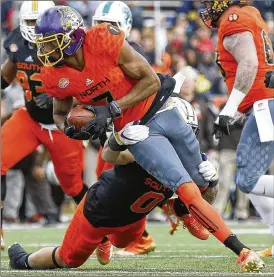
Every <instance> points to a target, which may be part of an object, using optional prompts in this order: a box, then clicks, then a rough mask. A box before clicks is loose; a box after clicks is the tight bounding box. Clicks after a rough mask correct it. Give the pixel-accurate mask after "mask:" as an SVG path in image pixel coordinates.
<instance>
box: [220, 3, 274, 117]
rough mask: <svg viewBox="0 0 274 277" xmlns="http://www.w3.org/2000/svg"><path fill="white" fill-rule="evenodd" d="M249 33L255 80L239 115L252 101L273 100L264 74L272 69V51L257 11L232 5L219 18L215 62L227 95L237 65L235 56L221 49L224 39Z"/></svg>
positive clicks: (272, 94)
mask: <svg viewBox="0 0 274 277" xmlns="http://www.w3.org/2000/svg"><path fill="white" fill-rule="evenodd" d="M246 31H248V32H251V33H252V34H253V38H254V42H255V45H256V49H257V55H258V60H259V67H258V72H257V76H256V79H255V81H254V84H253V86H252V88H251V90H250V91H249V92H248V94H247V96H246V97H245V99H244V100H243V101H242V103H241V104H240V106H239V109H238V110H239V112H242V113H243V112H246V111H247V110H248V109H249V108H250V107H251V106H252V105H253V104H254V102H256V101H258V100H261V99H266V98H273V97H274V90H271V89H268V88H266V87H265V84H264V79H265V74H266V72H267V71H269V70H273V48H272V43H271V40H270V38H269V36H268V26H267V24H266V23H265V22H264V20H263V19H262V17H261V14H260V12H259V11H258V10H257V9H256V8H254V7H251V6H244V7H242V8H240V7H238V6H233V7H231V8H229V9H228V10H227V11H226V12H225V13H224V14H223V15H222V17H221V21H220V26H219V30H218V45H217V52H216V62H217V64H218V65H219V67H220V69H221V72H222V74H223V76H224V77H225V81H226V85H227V88H228V91H229V93H230V92H231V90H232V88H233V86H234V82H235V77H236V71H237V66H238V63H237V61H236V60H235V59H234V57H233V56H232V55H231V54H230V53H229V52H228V51H227V50H226V49H225V48H224V46H223V39H224V37H225V36H230V35H233V34H236V33H241V32H246Z"/></svg>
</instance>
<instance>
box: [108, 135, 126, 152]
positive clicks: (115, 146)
mask: <svg viewBox="0 0 274 277" xmlns="http://www.w3.org/2000/svg"><path fill="white" fill-rule="evenodd" d="M108 146H109V148H110V149H111V150H112V151H116V152H117V151H119V152H120V151H125V150H127V146H126V145H120V144H118V143H117V141H116V139H115V137H114V135H113V134H111V136H110V137H109V139H108Z"/></svg>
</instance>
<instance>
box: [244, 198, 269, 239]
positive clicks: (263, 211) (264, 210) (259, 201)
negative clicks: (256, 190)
mask: <svg viewBox="0 0 274 277" xmlns="http://www.w3.org/2000/svg"><path fill="white" fill-rule="evenodd" d="M248 198H249V199H250V201H251V202H252V204H253V206H254V207H255V209H256V211H257V212H258V213H259V215H260V216H261V218H262V221H263V223H264V224H265V225H267V226H268V228H269V229H270V231H271V234H272V235H273V236H274V199H272V198H270V197H266V196H261V195H254V194H248Z"/></svg>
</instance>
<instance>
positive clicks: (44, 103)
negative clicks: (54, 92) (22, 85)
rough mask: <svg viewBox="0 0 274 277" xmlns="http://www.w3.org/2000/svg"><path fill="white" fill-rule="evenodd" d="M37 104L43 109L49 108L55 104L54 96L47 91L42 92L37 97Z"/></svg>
mask: <svg viewBox="0 0 274 277" xmlns="http://www.w3.org/2000/svg"><path fill="white" fill-rule="evenodd" d="M35 102H36V105H37V106H38V107H39V108H41V109H49V108H50V107H52V105H53V98H52V97H50V96H48V95H47V94H46V93H42V94H40V95H38V96H37V97H35Z"/></svg>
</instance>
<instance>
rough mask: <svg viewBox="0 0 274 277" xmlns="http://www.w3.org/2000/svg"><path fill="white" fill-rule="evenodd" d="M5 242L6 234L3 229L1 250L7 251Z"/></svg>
mask: <svg viewBox="0 0 274 277" xmlns="http://www.w3.org/2000/svg"><path fill="white" fill-rule="evenodd" d="M5 247H6V246H5V242H4V232H3V229H1V250H5Z"/></svg>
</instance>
